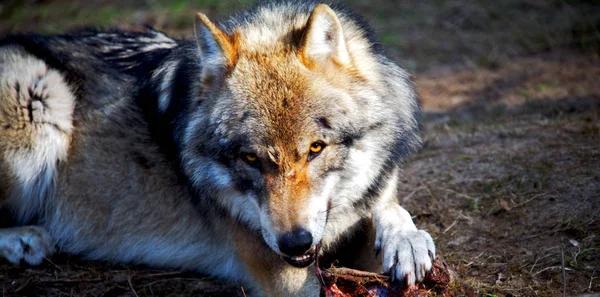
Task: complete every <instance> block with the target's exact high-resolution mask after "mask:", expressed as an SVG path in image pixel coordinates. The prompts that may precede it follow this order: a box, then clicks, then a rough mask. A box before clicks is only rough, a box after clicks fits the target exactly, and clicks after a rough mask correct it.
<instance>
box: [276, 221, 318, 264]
mask: <svg viewBox="0 0 600 297" xmlns="http://www.w3.org/2000/svg"><path fill="white" fill-rule="evenodd" d="M312 242H313V236H312V234H311V233H310V232H309V231H308V230H306V229H296V230H294V231H292V232H288V233H284V234H283V235H281V236H280V237H279V239H278V240H277V244H278V245H279V250H280V251H281V252H282V253H284V254H285V255H287V256H281V258H282V259H283V260H284V261H286V262H287V263H288V264H290V265H292V266H294V267H297V268H304V267H308V266H310V265H311V264H312V263H313V262H314V261H315V250H314V249H313V248H311V247H312Z"/></svg>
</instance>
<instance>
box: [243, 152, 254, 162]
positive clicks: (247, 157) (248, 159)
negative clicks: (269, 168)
mask: <svg viewBox="0 0 600 297" xmlns="http://www.w3.org/2000/svg"><path fill="white" fill-rule="evenodd" d="M256 159H257V157H256V154H253V153H248V154H244V160H245V161H246V162H248V163H254V162H256Z"/></svg>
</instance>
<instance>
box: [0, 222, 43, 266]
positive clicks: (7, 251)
mask: <svg viewBox="0 0 600 297" xmlns="http://www.w3.org/2000/svg"><path fill="white" fill-rule="evenodd" d="M52 253H54V241H53V240H52V237H50V234H48V232H46V231H45V230H44V229H42V228H40V227H36V226H28V227H19V228H10V229H0V256H2V257H4V258H6V260H8V261H9V262H11V263H13V264H19V263H20V262H21V260H24V261H25V262H26V263H28V264H30V265H38V264H40V263H42V260H44V258H45V257H47V256H50V255H52Z"/></svg>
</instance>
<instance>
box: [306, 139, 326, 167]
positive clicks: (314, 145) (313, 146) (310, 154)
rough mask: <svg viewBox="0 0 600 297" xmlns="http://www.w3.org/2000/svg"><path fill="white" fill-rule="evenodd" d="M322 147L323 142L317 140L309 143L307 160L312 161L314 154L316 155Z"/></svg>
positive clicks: (323, 146)
mask: <svg viewBox="0 0 600 297" xmlns="http://www.w3.org/2000/svg"><path fill="white" fill-rule="evenodd" d="M323 148H325V144H324V143H322V142H320V141H317V142H313V143H312V144H311V145H310V151H309V152H308V161H309V162H310V161H312V159H314V158H315V157H316V156H318V155H319V154H320V153H321V152H322V151H323Z"/></svg>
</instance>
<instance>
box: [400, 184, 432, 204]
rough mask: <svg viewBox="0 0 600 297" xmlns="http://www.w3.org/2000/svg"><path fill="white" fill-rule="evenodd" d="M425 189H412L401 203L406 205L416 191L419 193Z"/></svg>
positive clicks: (423, 187)
mask: <svg viewBox="0 0 600 297" xmlns="http://www.w3.org/2000/svg"><path fill="white" fill-rule="evenodd" d="M425 188H427V187H425V186H420V187H418V188H416V189H414V190H413V191H412V192H410V194H408V195H406V196H404V198H402V203H406V202H407V201H408V200H409V199H410V198H411V197H412V196H414V195H415V194H416V193H417V192H418V191H421V190H423V189H425Z"/></svg>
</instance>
